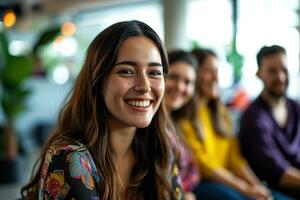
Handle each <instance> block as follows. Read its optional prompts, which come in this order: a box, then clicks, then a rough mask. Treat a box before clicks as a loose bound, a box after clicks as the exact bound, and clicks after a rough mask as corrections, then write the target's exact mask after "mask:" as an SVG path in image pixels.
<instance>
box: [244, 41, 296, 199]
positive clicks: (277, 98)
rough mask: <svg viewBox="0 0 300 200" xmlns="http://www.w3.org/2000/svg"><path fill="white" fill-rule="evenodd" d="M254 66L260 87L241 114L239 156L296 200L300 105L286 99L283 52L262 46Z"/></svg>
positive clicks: (284, 53)
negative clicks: (261, 88) (256, 95)
mask: <svg viewBox="0 0 300 200" xmlns="http://www.w3.org/2000/svg"><path fill="white" fill-rule="evenodd" d="M257 63H258V71H257V76H258V78H259V79H261V80H262V82H263V84H264V88H263V91H262V93H261V94H260V95H259V96H258V97H257V99H255V100H254V101H253V103H252V104H251V105H250V106H249V107H248V108H247V110H246V111H245V113H244V114H243V115H242V119H241V123H240V133H239V139H240V144H241V149H242V153H243V154H244V156H245V157H246V159H247V160H248V162H249V164H250V165H251V167H252V169H253V170H254V172H255V173H256V175H257V176H258V177H259V178H260V179H261V180H264V181H266V182H267V183H268V185H269V186H270V187H271V188H274V189H277V190H280V191H282V192H284V193H286V194H288V195H290V196H293V197H295V198H296V199H300V106H299V104H298V103H297V102H295V101H293V100H291V99H290V98H288V97H286V90H287V87H288V82H289V81H288V80H289V77H288V70H287V63H286V51H285V49H284V48H283V47H280V46H276V45H274V46H270V47H263V48H262V49H261V50H260V51H259V53H258V54H257Z"/></svg>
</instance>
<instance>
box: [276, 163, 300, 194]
mask: <svg viewBox="0 0 300 200" xmlns="http://www.w3.org/2000/svg"><path fill="white" fill-rule="evenodd" d="M279 184H280V185H281V186H282V187H291V188H299V189H300V170H299V169H297V168H294V167H289V168H288V169H287V170H286V171H285V172H284V173H283V175H282V177H281V179H280V182H279Z"/></svg>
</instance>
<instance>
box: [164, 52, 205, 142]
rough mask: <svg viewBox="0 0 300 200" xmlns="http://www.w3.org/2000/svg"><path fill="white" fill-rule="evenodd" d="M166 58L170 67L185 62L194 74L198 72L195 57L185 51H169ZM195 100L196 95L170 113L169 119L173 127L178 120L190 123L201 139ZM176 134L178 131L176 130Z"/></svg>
mask: <svg viewBox="0 0 300 200" xmlns="http://www.w3.org/2000/svg"><path fill="white" fill-rule="evenodd" d="M168 58H169V65H170V66H171V65H172V64H174V63H176V62H185V63H187V64H189V65H191V66H192V67H193V68H194V70H195V73H197V72H198V62H197V60H196V58H195V56H194V55H193V54H191V53H189V52H187V51H184V50H172V51H169V52H168ZM195 87H196V88H195V90H196V91H197V84H196V85H195ZM196 100H197V94H195V95H193V97H192V98H191V99H190V100H189V101H188V102H187V103H186V104H185V105H183V106H182V107H181V108H179V109H178V110H174V111H172V113H171V117H172V120H173V121H174V122H175V125H176V122H178V121H179V120H180V119H188V120H189V121H190V122H191V123H192V126H193V128H194V129H195V130H196V132H197V135H198V136H199V137H201V138H202V134H201V131H200V126H199V122H198V119H197V109H196ZM177 132H180V131H178V130H177Z"/></svg>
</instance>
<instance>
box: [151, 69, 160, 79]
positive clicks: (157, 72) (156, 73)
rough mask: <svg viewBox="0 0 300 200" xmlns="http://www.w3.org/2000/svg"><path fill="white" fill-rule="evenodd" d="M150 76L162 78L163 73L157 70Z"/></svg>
mask: <svg viewBox="0 0 300 200" xmlns="http://www.w3.org/2000/svg"><path fill="white" fill-rule="evenodd" d="M149 75H150V76H153V77H160V76H162V72H161V71H159V70H155V71H151V72H150V73H149Z"/></svg>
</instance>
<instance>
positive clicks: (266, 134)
mask: <svg viewBox="0 0 300 200" xmlns="http://www.w3.org/2000/svg"><path fill="white" fill-rule="evenodd" d="M274 131H276V130H275V129H274V122H273V121H272V120H271V119H270V117H269V115H268V114H267V113H264V112H262V111H256V110H251V111H246V113H245V114H244V115H243V116H242V119H241V124H240V132H239V134H238V137H239V142H240V145H241V150H242V153H243V156H245V158H246V159H247V161H248V162H249V164H250V166H251V168H252V169H253V170H254V171H255V173H256V174H257V176H259V177H260V178H261V179H262V180H264V181H266V182H267V183H268V184H271V185H277V184H278V183H279V180H280V178H281V176H282V175H283V173H284V172H285V170H286V169H287V168H288V167H289V166H290V163H289V162H288V161H287V160H286V159H285V158H284V156H283V155H282V153H281V152H280V150H279V149H278V147H277V145H276V143H275V141H274V138H273V137H274V136H273V135H274V134H275V133H274Z"/></svg>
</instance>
